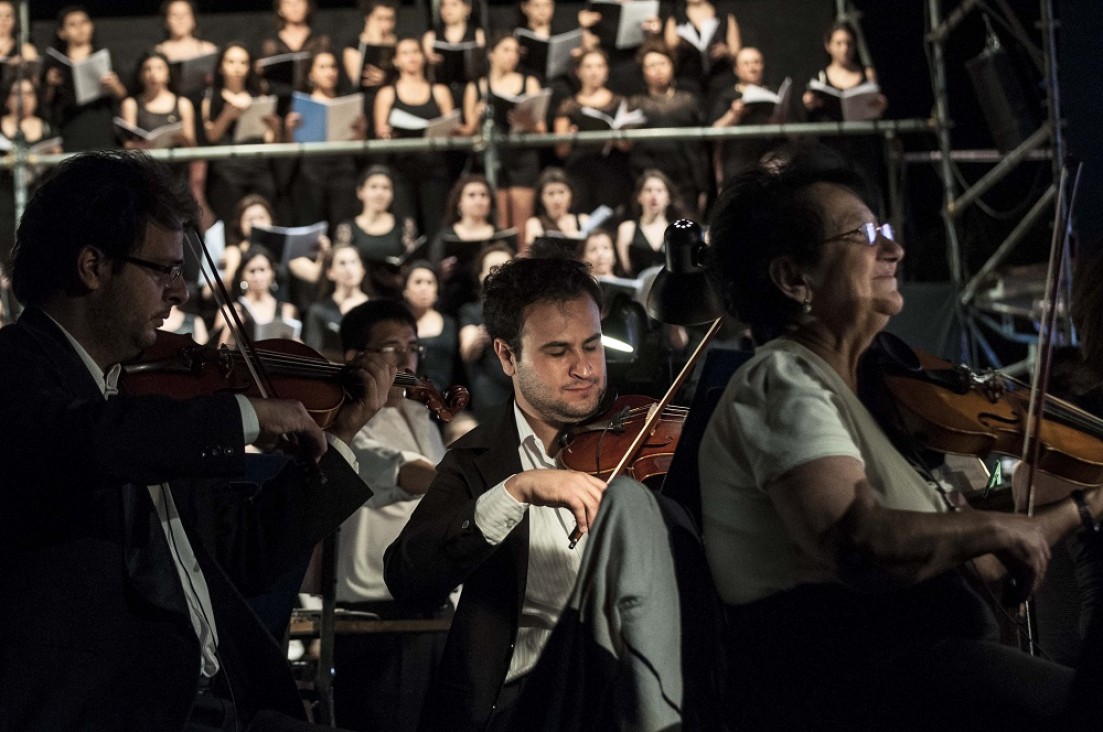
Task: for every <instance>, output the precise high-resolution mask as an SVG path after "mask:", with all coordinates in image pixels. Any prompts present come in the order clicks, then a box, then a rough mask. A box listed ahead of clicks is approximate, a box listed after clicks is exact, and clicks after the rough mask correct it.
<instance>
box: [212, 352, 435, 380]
mask: <svg viewBox="0 0 1103 732" xmlns="http://www.w3.org/2000/svg"><path fill="white" fill-rule="evenodd" d="M257 353H258V355H259V356H260V357H261V362H262V363H264V364H265V365H266V366H273V367H277V368H279V373H280V374H282V375H284V376H302V377H317V376H338V375H340V374H341V373H342V372H344V371H346V370H347V369H346V367H345V366H343V365H341V364H336V363H331V362H329V361H319V360H318V359H316V358H311V357H309V356H296V355H294V354H285V353H279V352H277V351H269V350H265V349H258V350H257ZM234 357H235V358H237V359H243V358H244V357H243V356H242V354H241V353H240V352H238V351H235V352H234ZM394 384H395V385H396V386H408V387H416V386H420V387H423V386H424V384H422V383H421V382H420V381H419V380H418V378H417V377H416V376H414V375H413V374H408V373H405V372H399V373H397V374H396V375H395V379H394Z"/></svg>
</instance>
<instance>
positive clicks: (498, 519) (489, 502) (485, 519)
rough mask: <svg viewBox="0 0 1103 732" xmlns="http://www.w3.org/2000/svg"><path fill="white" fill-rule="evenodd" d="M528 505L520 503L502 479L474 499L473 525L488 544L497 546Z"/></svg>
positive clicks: (517, 521) (519, 520) (523, 514)
mask: <svg viewBox="0 0 1103 732" xmlns="http://www.w3.org/2000/svg"><path fill="white" fill-rule="evenodd" d="M512 477H513V476H510V478H512ZM506 480H509V478H506ZM528 507H529V504H527V503H521V502H520V501H518V500H517V499H516V498H514V497H513V496H512V495H510V492H509V491H507V490H506V481H505V480H503V481H502V482H501V483H499V484H498V485H496V486H494V487H493V488H491V489H490V490H488V491H487V492H486V493H484V494H482V495H481V496H479V498H478V499H477V500H476V501H475V525H476V526H477V527H479V531H481V532H482V535H483V537H484V538H485V539H486V541H487V543H488V544H490V545H491V546H497V545H498V544H501V543H502V542H503V541H505V538H506V537H507V536H509V532H511V531H513V528H514V527H515V526H517V524H519V523H521V519H523V518H524V517H525V511H526V510H527V509H528Z"/></svg>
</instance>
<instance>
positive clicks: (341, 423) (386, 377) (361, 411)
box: [329, 353, 398, 444]
mask: <svg viewBox="0 0 1103 732" xmlns="http://www.w3.org/2000/svg"><path fill="white" fill-rule="evenodd" d="M348 365H349V366H350V367H351V369H352V370H351V372H350V377H351V378H352V379H353V380H354V383H355V388H353V389H352V390H351V391H352V392H353V393H352V394H351V395H350V398H349V399H346V400H345V402H344V404H342V405H341V409H340V410H339V411H338V412H337V417H336V418H335V419H334V420H333V424H332V425H331V426H330V428H329V431H330V432H332V433H333V435H334V436H336V437H337V438H338V439H340V440H342V441H343V442H344V443H345V444H352V438H353V437H355V436H356V433H357V432H359V431H360V428H361V427H363V426H364V425H365V424H367V423H368V421H369V420H370V419H371V418H372V417H374V416H375V415H376V413H377V412H379V410H380V409H382V408H383V405H384V404H385V403H386V402H387V392H388V391H389V390H390V388H391V386H393V385H394V378H395V375H396V374H397V373H398V369H397V368H396V367H395V366H394V365H393V364H391V363H390V362H389V361H387V360H386V359H384V358H383V357H382V356H381V355H379V354H377V353H372V354H360V355H359V356H358V357H357V358H356V359H355V360H353V361H350V362H349V364H348Z"/></svg>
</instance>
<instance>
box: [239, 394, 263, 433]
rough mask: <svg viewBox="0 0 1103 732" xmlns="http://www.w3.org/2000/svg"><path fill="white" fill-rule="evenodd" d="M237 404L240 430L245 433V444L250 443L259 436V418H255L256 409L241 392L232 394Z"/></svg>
mask: <svg viewBox="0 0 1103 732" xmlns="http://www.w3.org/2000/svg"><path fill="white" fill-rule="evenodd" d="M234 397H235V398H236V399H237V406H238V408H239V409H240V410H241V431H242V433H243V434H244V435H245V444H246V445H252V444H253V443H254V442H256V441H257V438H258V437H260V420H259V419H257V410H255V409H253V405H252V404H251V403H250V402H249V397H247V396H244V395H242V394H234Z"/></svg>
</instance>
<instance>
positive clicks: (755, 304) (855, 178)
mask: <svg viewBox="0 0 1103 732" xmlns="http://www.w3.org/2000/svg"><path fill="white" fill-rule="evenodd" d="M816 183H831V184H834V185H838V186H842V187H844V188H846V189H848V190H850V191H851V192H853V193H854V194H855V195H856V196H858V197H859V198H861V199H862V200H863V201H864V202H865V203H866V204H867V205H869V206H870V208H871V209H872V208H875V206H874V205H873V204H872V202H871V198H870V195H869V191H868V188H867V186H866V183H865V181H864V180H863V179H862V177H861V176H860V175H858V174H857V173H856V172H854V171H853V170H852V169H851V168H849V167H847V165H846V163H845V161H844V160H843V158H842V157H840V156H839V155H838V154H837V153H835V152H834V151H832V150H830V149H828V148H825V147H823V146H816V147H812V148H803V149H798V150H796V151H795V153H794V154H793V155H792V156H791V157H790V156H788V155H787V154H781V155H778V156H775V158H774V159H773V160H772V161H768V162H766V163H764V164H762V165H761V166H759V167H757V168H754V169H751V170H748V171H745V172H743V173H741V174H740V175H738V176H736V177H735V178H734V179H733V180H732V181H731V184H730V185H729V186H728V187H727V188H726V189H725V190H724V192H723V193H722V194H721V196H720V199H719V200H718V201H717V203H716V207H715V208H714V210H713V214H712V222H711V225H710V227H709V240H710V242H711V244H712V246H710V247H709V259H710V262H709V267H708V269H709V271H710V272H711V273H712V276H713V277H714V278H716V280H717V282H716V284H717V286H718V291H719V292H723V293H725V296H726V298H727V301H728V304H727V307H728V310H729V311H730V312H731V313H732V314H733V315H735V316H736V317H738V318H739V319H740V320H742V321H743V322H745V323H747V324H749V325H750V326H751V332H752V334H753V335H754V338H755V341H757V342H758V343H764V342H765V341H768V340H770V339H771V338H775V337H777V336H778V335H781V334H782V333H783V332H784V331H785V328H786V326H787V325H788V324H789V323H790V321H791V320H792V319H793V318H794V317H795V316H796V315H797V313H798V312H799V310H800V304H799V303H796V302H794V301H793V300H792V299H790V298H788V297H785V296H784V295H783V294H782V293H781V291H780V290H779V289H778V288H777V286H776V285H775V284H774V282H773V280H772V279H771V277H770V263H771V262H772V261H773V260H775V259H777V258H778V257H792V258H793V259H794V260H795V261H796V262H797V263H799V264H801V265H804V266H809V267H811V266H815V265H816V263H817V262H819V260H820V257H821V256H822V254H823V245H822V242H823V239H824V237H825V236H827V234H826V233H825V231H824V227H823V223H824V222H823V216H822V212H821V210H820V206H819V203H818V202H817V200H816V198H815V197H814V196H812V195H810V192H809V189H810V187H811V186H813V185H815V184H816Z"/></svg>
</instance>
